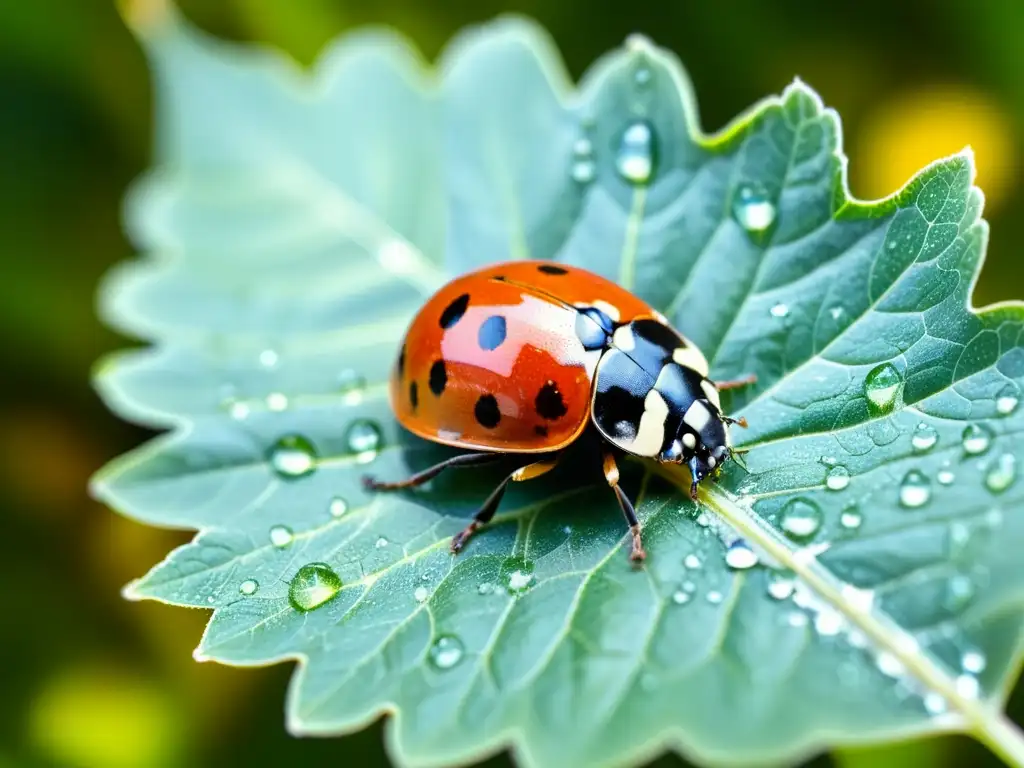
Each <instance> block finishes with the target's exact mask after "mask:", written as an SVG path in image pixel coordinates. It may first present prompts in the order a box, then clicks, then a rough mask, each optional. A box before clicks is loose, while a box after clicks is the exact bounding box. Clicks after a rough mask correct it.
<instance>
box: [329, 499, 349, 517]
mask: <svg viewBox="0 0 1024 768" xmlns="http://www.w3.org/2000/svg"><path fill="white" fill-rule="evenodd" d="M327 511H328V512H330V513H331V517H341V516H342V515H344V514H345V513H346V512H348V502H347V501H345V500H344V499H343V498H341V496H335V497H334V498H333V499H331V503H330V504H328V505H327Z"/></svg>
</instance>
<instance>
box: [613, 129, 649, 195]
mask: <svg viewBox="0 0 1024 768" xmlns="http://www.w3.org/2000/svg"><path fill="white" fill-rule="evenodd" d="M656 154H657V150H656V142H655V136H654V129H653V128H652V127H651V125H650V124H649V123H647V122H644V121H642V120H639V121H637V122H635V123H630V124H629V125H628V126H626V129H625V130H624V131H623V132H622V136H621V138H620V139H619V151H618V154H617V155H616V156H615V167H616V169H617V170H618V172H619V175H620V176H622V178H623V179H625V180H626V181H628V182H630V183H631V184H646V183H648V182H649V181H650V180H651V176H652V175H653V174H654V165H655V158H656Z"/></svg>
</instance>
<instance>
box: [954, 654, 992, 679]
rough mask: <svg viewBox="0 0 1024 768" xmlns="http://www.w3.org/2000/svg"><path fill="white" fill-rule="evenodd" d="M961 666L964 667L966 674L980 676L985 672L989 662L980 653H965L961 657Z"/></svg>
mask: <svg viewBox="0 0 1024 768" xmlns="http://www.w3.org/2000/svg"><path fill="white" fill-rule="evenodd" d="M960 666H962V667H963V670H964V672H968V673H970V674H972V675H978V674H981V673H982V672H984V671H985V667H986V666H987V661H986V659H985V656H984V654H982V653H981V652H980V651H975V650H970V651H964V654H963V656H961V657H960Z"/></svg>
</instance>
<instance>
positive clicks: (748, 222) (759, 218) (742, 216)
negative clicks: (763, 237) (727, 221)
mask: <svg viewBox="0 0 1024 768" xmlns="http://www.w3.org/2000/svg"><path fill="white" fill-rule="evenodd" d="M732 215H733V218H735V219H736V222H737V223H738V224H739V225H740V226H741V227H743V228H744V229H745V230H747V232H750V233H754V234H758V233H761V232H765V231H766V230H768V229H769V228H770V227H771V226H772V224H774V223H775V216H776V210H775V204H774V203H773V202H772V201H771V199H770V198H769V197H768V193H767V192H766V191H765V190H764V189H763V188H762V187H760V186H758V185H753V184H744V185H743V186H741V187H740V188H739V189H738V190H736V196H735V197H734V198H733V201H732Z"/></svg>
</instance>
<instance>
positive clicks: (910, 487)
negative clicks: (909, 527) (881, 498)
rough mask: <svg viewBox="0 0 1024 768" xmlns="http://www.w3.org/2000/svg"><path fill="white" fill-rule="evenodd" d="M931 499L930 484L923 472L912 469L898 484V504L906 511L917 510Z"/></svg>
mask: <svg viewBox="0 0 1024 768" xmlns="http://www.w3.org/2000/svg"><path fill="white" fill-rule="evenodd" d="M931 497H932V483H931V480H929V479H928V478H927V477H926V476H925V474H924V473H923V472H921V471H920V470H918V469H912V470H910V471H909V472H907V474H906V475H904V476H903V480H902V482H900V504H901V505H903V506H904V507H906V508H907V509H917V508H918V507H923V506H924V505H925V504H927V503H928V500H929V499H931Z"/></svg>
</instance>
